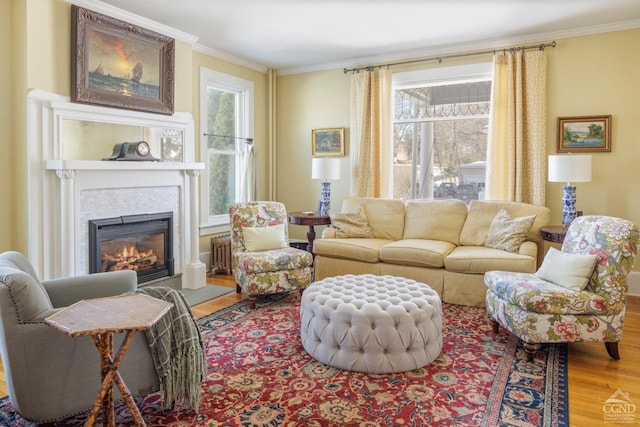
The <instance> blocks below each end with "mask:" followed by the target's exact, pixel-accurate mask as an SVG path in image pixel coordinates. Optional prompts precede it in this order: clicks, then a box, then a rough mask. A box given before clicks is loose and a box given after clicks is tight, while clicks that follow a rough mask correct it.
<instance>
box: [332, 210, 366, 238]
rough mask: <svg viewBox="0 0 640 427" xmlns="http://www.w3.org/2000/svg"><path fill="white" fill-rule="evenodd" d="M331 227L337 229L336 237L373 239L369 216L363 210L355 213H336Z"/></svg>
mask: <svg viewBox="0 0 640 427" xmlns="http://www.w3.org/2000/svg"><path fill="white" fill-rule="evenodd" d="M331 226H332V227H333V228H335V229H336V237H338V238H348V237H352V238H355V237H364V238H367V237H373V232H372V231H371V227H370V226H369V220H368V219H367V214H366V213H365V211H364V209H363V208H360V209H358V210H357V211H355V212H336V213H334V214H331Z"/></svg>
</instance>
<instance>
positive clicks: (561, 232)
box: [540, 225, 567, 243]
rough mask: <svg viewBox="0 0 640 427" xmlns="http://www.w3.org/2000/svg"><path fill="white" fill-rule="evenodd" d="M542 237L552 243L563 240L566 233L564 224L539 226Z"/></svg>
mask: <svg viewBox="0 0 640 427" xmlns="http://www.w3.org/2000/svg"><path fill="white" fill-rule="evenodd" d="M540 234H541V235H542V239H543V240H546V241H547V242H552V243H562V242H564V236H566V235H567V227H565V226H564V225H545V226H543V227H540Z"/></svg>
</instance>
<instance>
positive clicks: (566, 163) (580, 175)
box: [549, 153, 591, 227]
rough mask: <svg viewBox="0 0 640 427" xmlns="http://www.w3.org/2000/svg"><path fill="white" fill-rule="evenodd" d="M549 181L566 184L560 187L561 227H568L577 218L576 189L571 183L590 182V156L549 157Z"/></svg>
mask: <svg viewBox="0 0 640 427" xmlns="http://www.w3.org/2000/svg"><path fill="white" fill-rule="evenodd" d="M549 181H550V182H566V183H567V185H565V186H564V187H562V225H564V226H565V227H568V226H569V225H570V224H571V222H572V221H573V220H574V219H575V218H576V216H577V211H576V187H575V186H572V185H571V182H591V156H590V155H586V154H579V155H576V154H570V153H569V154H568V155H554V156H549Z"/></svg>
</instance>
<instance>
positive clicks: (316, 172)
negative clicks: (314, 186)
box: [311, 157, 340, 181]
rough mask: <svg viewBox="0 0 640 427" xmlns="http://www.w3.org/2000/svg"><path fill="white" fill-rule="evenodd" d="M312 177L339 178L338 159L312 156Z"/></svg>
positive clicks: (323, 178)
mask: <svg viewBox="0 0 640 427" xmlns="http://www.w3.org/2000/svg"><path fill="white" fill-rule="evenodd" d="M311 178H312V179H322V180H325V181H326V180H328V179H340V159H337V158H327V157H313V158H312V159H311Z"/></svg>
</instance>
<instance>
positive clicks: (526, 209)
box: [460, 200, 551, 263]
mask: <svg viewBox="0 0 640 427" xmlns="http://www.w3.org/2000/svg"><path fill="white" fill-rule="evenodd" d="M501 208H505V209H506V211H507V212H508V213H509V215H510V216H511V217H513V218H517V217H523V216H528V215H533V214H535V215H536V219H535V221H534V222H533V226H532V227H531V230H529V234H528V235H527V240H530V241H532V242H535V243H536V244H537V245H538V263H540V262H542V258H543V253H544V245H543V244H542V236H541V235H540V227H542V226H545V225H548V224H549V222H550V221H551V211H550V209H549V208H547V207H545V206H538V205H531V204H529V203H518V202H505V201H499V200H472V201H471V203H469V211H468V212H467V219H466V221H465V222H464V226H463V227H462V232H461V233H460V244H461V245H465V246H484V243H485V240H486V238H487V233H488V232H489V227H490V226H491V222H492V221H493V218H495V216H496V214H497V213H498V211H499V210H500V209H501Z"/></svg>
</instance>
